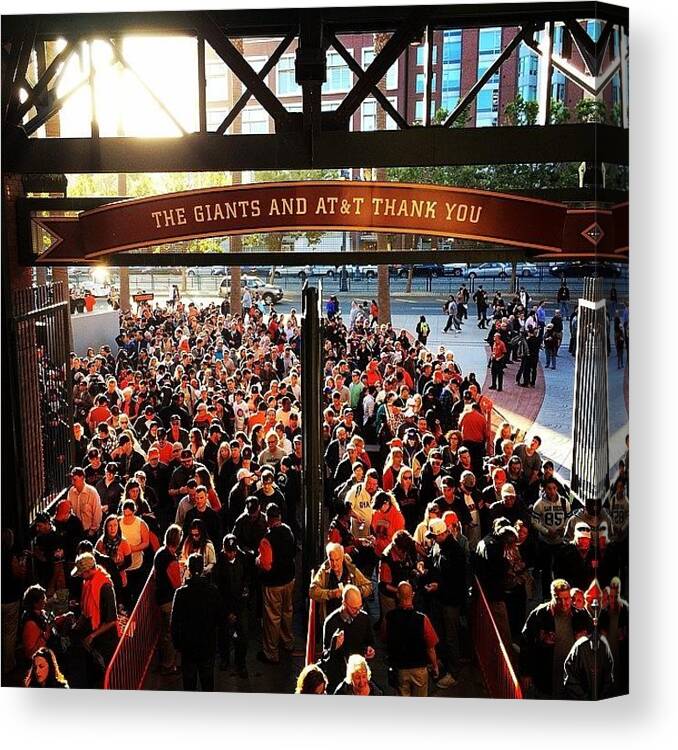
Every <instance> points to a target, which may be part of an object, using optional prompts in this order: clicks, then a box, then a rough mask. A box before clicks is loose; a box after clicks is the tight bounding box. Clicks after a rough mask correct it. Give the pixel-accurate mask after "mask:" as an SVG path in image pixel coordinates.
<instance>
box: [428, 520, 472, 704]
mask: <svg viewBox="0 0 678 750" xmlns="http://www.w3.org/2000/svg"><path fill="white" fill-rule="evenodd" d="M426 536H427V537H428V538H429V539H432V540H433V545H432V546H431V548H430V550H429V552H428V556H427V559H426V562H425V566H426V573H425V574H424V577H423V580H422V582H423V584H424V590H425V591H427V592H428V594H429V595H430V596H431V598H432V605H433V610H434V611H435V612H436V613H437V614H438V617H437V618H436V619H437V620H438V621H439V623H440V625H439V626H438V635H439V637H440V655H441V662H442V665H441V666H442V667H444V669H443V668H441V670H440V671H441V674H442V677H441V678H440V679H439V680H438V681H437V682H436V685H437V687H438V688H440V689H441V690H446V689H448V688H450V687H452V686H454V685H456V683H457V679H458V677H459V666H460V665H459V620H460V615H461V610H462V608H463V607H464V605H465V602H466V596H467V588H468V587H467V580H468V573H469V572H468V569H467V568H468V563H467V561H466V555H465V553H464V550H463V548H462V546H461V545H460V544H459V543H458V542H457V540H456V539H455V538H454V535H453V534H452V533H451V531H450V529H449V528H448V526H447V524H446V523H445V521H444V520H443V519H442V518H433V519H431V521H429V530H428V532H427V533H426Z"/></svg>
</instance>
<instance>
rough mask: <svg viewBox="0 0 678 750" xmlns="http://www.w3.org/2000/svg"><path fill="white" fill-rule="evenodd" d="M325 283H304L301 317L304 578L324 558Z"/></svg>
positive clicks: (305, 579)
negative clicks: (323, 415)
mask: <svg viewBox="0 0 678 750" xmlns="http://www.w3.org/2000/svg"><path fill="white" fill-rule="evenodd" d="M321 305H322V286H320V288H319V289H318V288H316V287H312V286H309V285H308V282H307V283H306V284H305V285H304V289H303V291H302V319H301V403H302V420H303V421H302V435H303V458H302V491H301V500H302V507H303V521H302V528H303V553H302V559H303V568H304V570H303V578H302V580H303V581H305V582H306V581H308V580H309V578H310V575H311V570H313V568H314V567H315V566H316V565H317V564H318V562H320V561H321V560H322V559H323V556H324V553H323V542H324V531H325V523H324V522H325V519H324V518H323V515H324V504H323V471H322V465H323V450H322V446H323V441H322V409H321V384H322V377H321V376H322V361H321V349H322V316H321Z"/></svg>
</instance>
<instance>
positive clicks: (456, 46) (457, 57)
mask: <svg viewBox="0 0 678 750" xmlns="http://www.w3.org/2000/svg"><path fill="white" fill-rule="evenodd" d="M460 62H461V29H449V30H447V31H445V32H443V67H444V66H445V65H448V64H449V63H460Z"/></svg>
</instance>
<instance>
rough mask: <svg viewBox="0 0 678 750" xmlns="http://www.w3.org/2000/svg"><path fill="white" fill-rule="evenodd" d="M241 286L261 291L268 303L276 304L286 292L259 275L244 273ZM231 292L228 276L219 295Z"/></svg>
mask: <svg viewBox="0 0 678 750" xmlns="http://www.w3.org/2000/svg"><path fill="white" fill-rule="evenodd" d="M240 286H241V288H242V289H244V288H245V287H247V289H249V290H250V291H251V292H259V295H260V296H261V298H262V299H263V300H264V302H265V303H266V304H267V305H274V304H275V303H276V302H280V300H281V299H282V298H283V297H284V295H285V293H284V292H283V290H282V289H281V288H280V287H279V286H273V285H272V284H267V283H266V282H264V281H262V280H261V279H260V278H259V277H258V276H250V275H249V274H242V276H241V277H240ZM230 294H231V279H230V277H229V276H227V277H226V278H225V279H224V280H223V281H222V282H221V284H220V286H219V295H220V296H221V297H229V296H230Z"/></svg>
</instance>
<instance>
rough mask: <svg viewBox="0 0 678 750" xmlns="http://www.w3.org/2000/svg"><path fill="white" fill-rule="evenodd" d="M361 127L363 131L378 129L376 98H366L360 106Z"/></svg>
mask: <svg viewBox="0 0 678 750" xmlns="http://www.w3.org/2000/svg"><path fill="white" fill-rule="evenodd" d="M360 129H361V130H362V131H369V130H376V129H377V102H376V99H365V101H364V102H363V103H362V105H361V107H360Z"/></svg>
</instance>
